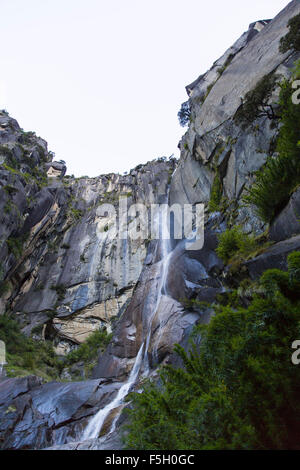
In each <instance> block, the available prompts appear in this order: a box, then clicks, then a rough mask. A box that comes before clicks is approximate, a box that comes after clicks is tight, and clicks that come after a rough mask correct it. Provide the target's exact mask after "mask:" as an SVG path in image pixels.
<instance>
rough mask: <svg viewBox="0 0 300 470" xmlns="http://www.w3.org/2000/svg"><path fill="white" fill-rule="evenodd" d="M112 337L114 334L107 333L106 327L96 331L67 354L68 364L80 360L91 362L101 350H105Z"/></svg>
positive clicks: (66, 360)
mask: <svg viewBox="0 0 300 470" xmlns="http://www.w3.org/2000/svg"><path fill="white" fill-rule="evenodd" d="M111 337H112V335H111V334H108V333H107V330H106V328H104V329H101V330H97V331H94V333H92V334H91V335H90V336H89V337H88V339H87V340H86V341H85V342H84V343H82V344H81V345H80V346H79V347H78V348H77V349H75V350H74V351H71V352H70V353H69V354H68V355H67V356H66V358H65V362H66V364H67V365H71V364H74V363H75V362H79V361H84V362H89V361H91V360H93V359H95V358H96V357H97V356H98V354H99V351H104V349H105V348H106V346H107V345H108V343H109V342H110V340H111Z"/></svg>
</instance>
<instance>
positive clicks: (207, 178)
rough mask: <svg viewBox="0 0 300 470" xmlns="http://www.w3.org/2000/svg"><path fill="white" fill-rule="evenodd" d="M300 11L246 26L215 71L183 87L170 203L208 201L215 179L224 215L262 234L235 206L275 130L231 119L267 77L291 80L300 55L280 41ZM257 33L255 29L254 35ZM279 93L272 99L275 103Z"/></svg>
mask: <svg viewBox="0 0 300 470" xmlns="http://www.w3.org/2000/svg"><path fill="white" fill-rule="evenodd" d="M298 13H300V4H299V2H298V1H292V2H291V3H289V5H288V6H287V7H286V8H285V9H284V10H283V11H282V12H281V13H280V14H279V15H277V16H276V18H274V19H273V20H272V21H271V22H269V21H263V22H257V23H254V24H252V25H250V27H249V30H248V32H246V33H244V34H243V35H242V37H241V38H240V39H239V40H238V41H237V42H236V43H235V44H234V45H233V46H232V47H231V48H230V49H228V51H226V53H225V54H224V55H223V56H222V57H221V58H220V59H219V60H217V61H216V62H215V63H214V65H213V67H212V68H211V69H210V70H209V71H208V72H207V73H206V74H204V75H202V76H200V77H199V78H198V79H197V80H196V81H195V82H194V83H193V84H191V85H189V86H188V87H187V92H188V94H189V105H190V109H191V123H190V125H189V128H188V131H187V133H186V134H185V135H184V137H183V138H182V140H181V142H180V149H181V157H180V161H179V165H178V168H177V170H176V172H175V174H174V177H173V178H172V184H171V190H170V202H171V204H173V203H188V202H190V203H197V202H203V203H207V202H208V201H209V200H210V197H211V189H212V185H213V182H214V180H215V177H216V175H218V176H219V177H220V189H221V191H222V194H223V198H224V199H225V200H226V204H227V206H228V207H231V208H232V211H231V213H228V216H232V215H233V217H234V221H235V223H237V224H241V225H243V226H244V228H245V230H246V231H247V232H251V231H254V232H255V233H257V234H258V233H261V232H263V231H264V229H265V226H264V224H263V223H262V221H261V220H259V218H258V217H257V216H256V215H255V212H254V211H253V210H252V209H251V208H249V207H247V208H245V207H242V204H240V203H239V201H241V198H242V197H243V195H244V194H245V191H246V189H247V188H248V187H249V186H250V185H251V184H252V182H253V180H254V173H255V171H257V170H258V169H259V168H260V167H261V166H262V165H263V164H264V163H265V161H266V158H267V155H269V154H270V153H272V151H273V150H272V145H273V142H274V139H275V137H276V135H277V132H278V129H277V128H276V126H275V127H274V126H273V125H272V124H271V121H270V120H269V119H268V118H267V117H265V116H262V117H260V118H259V119H257V120H256V121H255V122H254V123H253V124H252V125H249V126H248V127H247V128H246V129H244V128H242V127H241V125H240V124H239V123H238V122H237V120H236V119H235V115H236V112H237V110H238V109H239V107H240V106H241V104H242V102H243V99H244V97H245V95H246V93H247V92H249V91H251V90H253V89H254V88H255V86H256V84H257V83H258V81H259V80H260V79H261V78H262V77H264V76H265V75H267V74H270V73H274V74H275V73H276V74H277V75H278V82H279V81H280V80H282V78H283V77H289V76H290V74H291V72H290V70H291V68H292V67H293V64H294V62H295V60H296V59H297V58H298V57H299V54H298V55H297V54H295V53H293V52H292V51H290V52H287V53H285V54H281V53H279V51H278V47H279V41H280V38H281V37H282V36H284V35H285V34H286V32H287V23H288V21H289V19H290V18H292V17H293V16H295V15H297V14H298ZM258 30H259V31H258ZM277 97H278V89H277V90H276V91H275V92H274V95H273V97H272V99H271V101H272V102H273V103H274V102H276V100H277Z"/></svg>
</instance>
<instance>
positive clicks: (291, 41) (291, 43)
mask: <svg viewBox="0 0 300 470" xmlns="http://www.w3.org/2000/svg"><path fill="white" fill-rule="evenodd" d="M288 27H289V29H290V30H289V32H288V33H287V34H286V35H285V36H284V37H282V38H281V39H280V46H279V51H280V52H281V53H282V54H284V53H285V52H288V51H289V50H291V49H294V50H295V51H300V14H299V15H296V16H294V17H293V18H291V19H290V21H289V22H288Z"/></svg>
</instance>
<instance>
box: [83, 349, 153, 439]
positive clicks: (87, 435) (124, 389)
mask: <svg viewBox="0 0 300 470" xmlns="http://www.w3.org/2000/svg"><path fill="white" fill-rule="evenodd" d="M143 348H144V343H143V344H142V345H141V347H140V350H139V352H138V354H137V356H136V359H135V363H134V365H133V368H132V370H131V372H130V375H129V377H128V380H127V382H125V383H124V384H123V385H122V386H121V388H120V389H119V391H118V393H117V396H116V397H115V398H114V399H113V400H112V401H111V402H110V403H109V404H108V405H106V406H105V407H104V408H102V409H101V410H99V411H98V413H97V414H95V416H94V417H93V418H92V419H91V421H90V422H89V424H88V425H87V427H86V429H85V430H84V433H83V440H87V439H93V438H96V437H98V436H99V433H100V431H101V428H102V426H103V424H104V421H105V419H106V418H107V416H108V415H109V413H110V412H111V411H112V410H114V409H115V408H118V406H120V405H121V404H122V403H123V399H124V398H125V397H126V395H127V394H128V392H129V390H130V388H131V387H132V385H134V384H135V381H136V379H137V376H138V373H139V371H140V367H141V364H142V355H143ZM113 428H114V426H112V429H111V431H110V432H112V431H113Z"/></svg>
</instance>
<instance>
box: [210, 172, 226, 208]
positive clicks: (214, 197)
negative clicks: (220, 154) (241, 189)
mask: <svg viewBox="0 0 300 470" xmlns="http://www.w3.org/2000/svg"><path fill="white" fill-rule="evenodd" d="M222 193H223V186H222V181H221V178H220V174H219V172H217V173H216V175H215V177H214V181H213V184H212V188H211V193H210V200H209V205H208V209H209V211H210V212H215V211H218V210H219V208H220V203H221V200H222Z"/></svg>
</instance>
